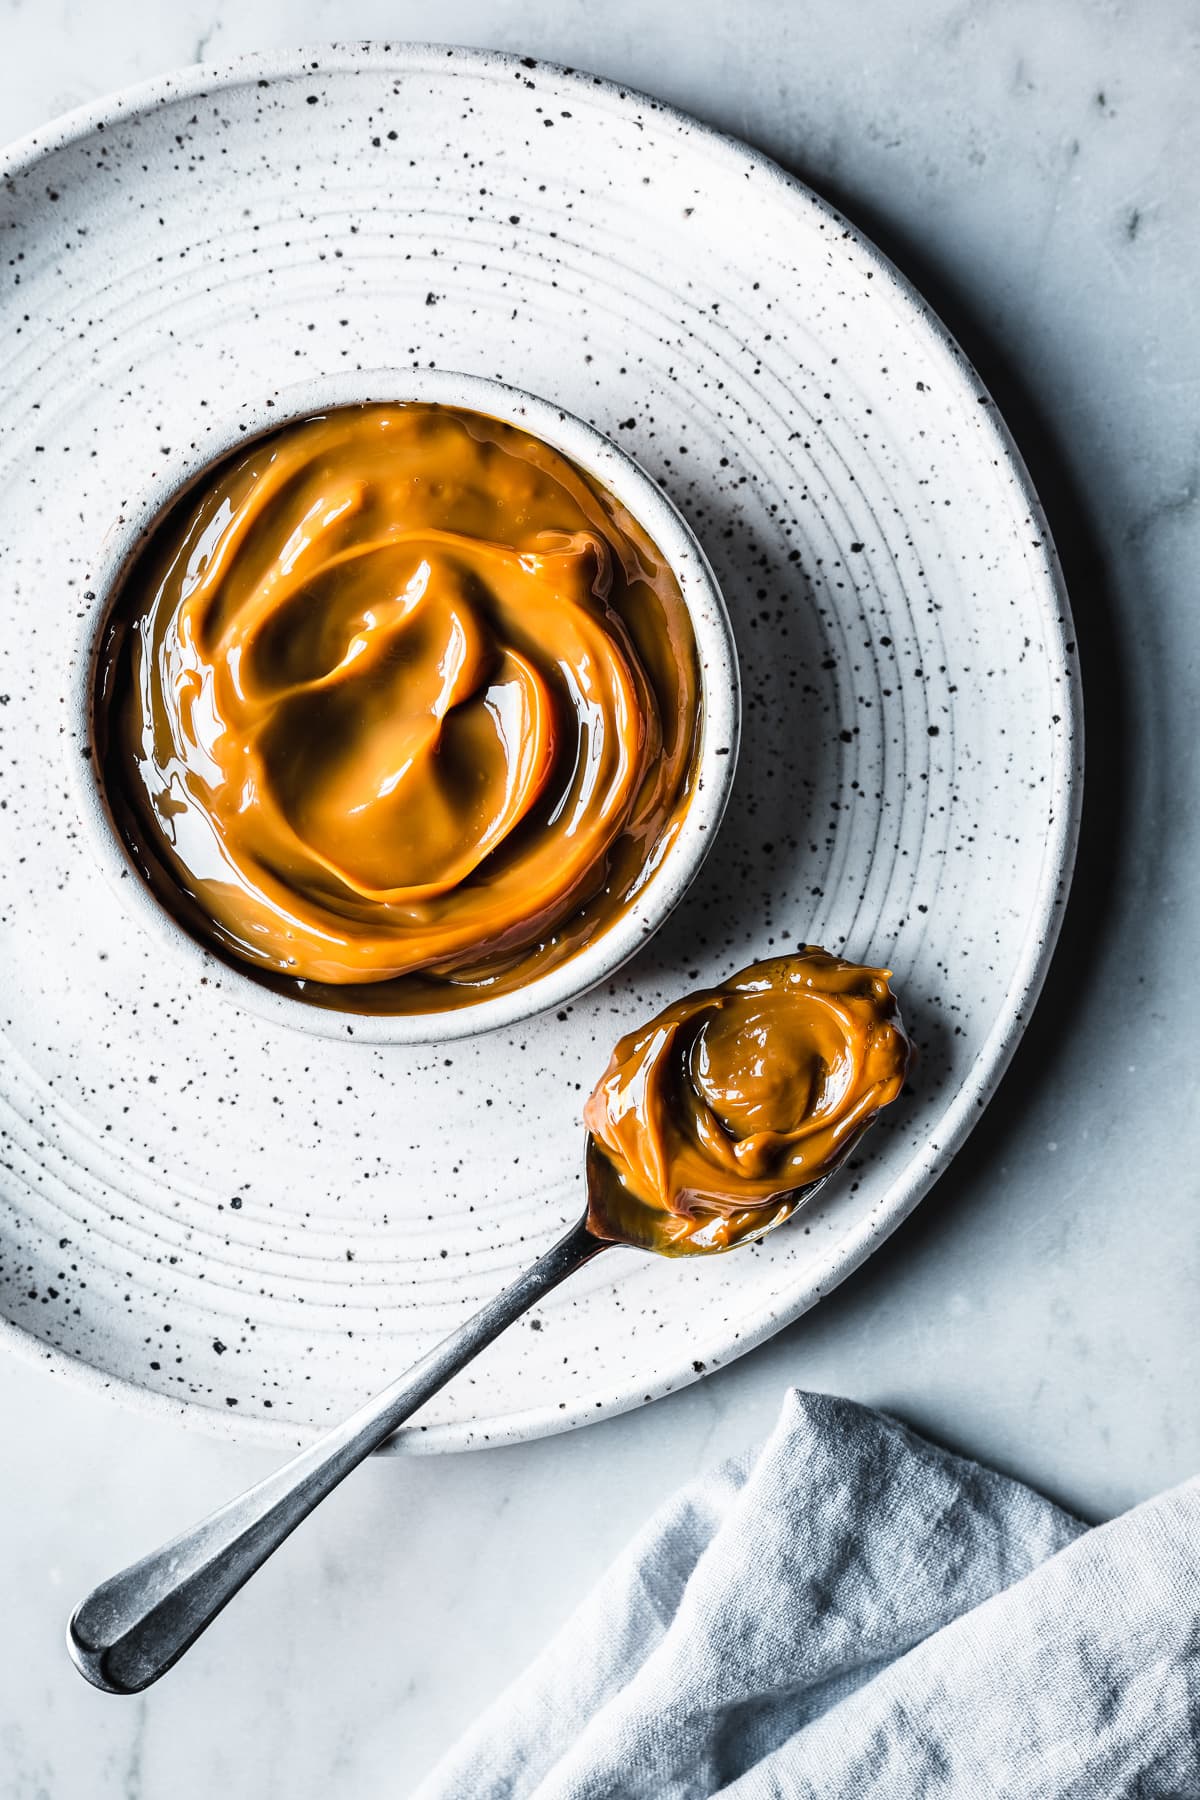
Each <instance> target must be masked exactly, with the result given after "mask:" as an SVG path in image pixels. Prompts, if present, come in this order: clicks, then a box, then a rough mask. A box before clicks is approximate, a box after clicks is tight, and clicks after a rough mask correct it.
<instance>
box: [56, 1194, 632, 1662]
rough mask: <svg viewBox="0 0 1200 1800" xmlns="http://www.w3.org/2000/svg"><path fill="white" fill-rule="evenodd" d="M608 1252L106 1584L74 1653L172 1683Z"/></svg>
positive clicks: (452, 1346)
mask: <svg viewBox="0 0 1200 1800" xmlns="http://www.w3.org/2000/svg"><path fill="white" fill-rule="evenodd" d="M607 1248H608V1246H607V1244H605V1243H604V1242H602V1241H601V1240H600V1239H599V1238H595V1237H593V1236H592V1235H591V1233H590V1232H589V1231H588V1230H587V1227H586V1225H585V1224H584V1223H583V1221H580V1223H579V1224H578V1225H574V1226H572V1228H571V1230H570V1231H568V1232H567V1234H566V1236H565V1237H563V1238H560V1239H559V1241H558V1243H557V1244H555V1245H554V1246H553V1248H552V1249H550V1250H547V1252H546V1254H545V1255H544V1256H542V1257H540V1258H539V1259H538V1261H537V1262H535V1263H534V1264H533V1265H532V1266H531V1267H530V1268H528V1269H526V1270H525V1272H524V1274H522V1275H519V1276H518V1277H517V1279H516V1280H515V1281H514V1282H513V1283H512V1284H511V1285H510V1286H509V1287H506V1288H505V1289H504V1291H503V1293H500V1294H497V1296H496V1298H495V1299H494V1300H490V1301H489V1302H488V1304H487V1305H486V1306H484V1307H482V1308H481V1309H480V1311H479V1312H477V1313H475V1314H474V1315H473V1316H472V1317H471V1318H469V1319H468V1320H467V1321H466V1323H465V1324H463V1325H460V1326H459V1328H458V1330H457V1331H454V1332H451V1334H450V1336H449V1337H447V1338H443V1340H442V1342H441V1343H440V1344H438V1345H437V1346H436V1347H435V1348H434V1349H433V1350H431V1351H430V1352H429V1354H428V1355H427V1356H424V1357H422V1358H421V1361H420V1362H419V1363H417V1364H416V1365H415V1367H413V1368H412V1369H410V1370H409V1371H408V1373H407V1374H405V1375H402V1376H401V1377H400V1378H399V1380H398V1381H394V1382H393V1383H392V1385H391V1386H390V1387H387V1388H385V1389H384V1390H383V1392H382V1393H381V1394H377V1395H376V1396H375V1398H374V1399H373V1400H368V1401H367V1403H366V1405H365V1406H362V1407H360V1408H359V1409H358V1411H357V1412H355V1413H352V1414H351V1415H350V1417H349V1418H348V1419H346V1420H345V1421H344V1423H343V1424H341V1425H337V1426H335V1427H334V1429H333V1430H332V1431H329V1432H326V1433H325V1435H324V1436H323V1437H321V1438H319V1439H318V1440H317V1442H316V1443H315V1444H313V1445H311V1446H310V1447H309V1448H308V1449H307V1450H302V1451H301V1452H300V1454H299V1456H295V1457H293V1458H292V1460H291V1462H288V1463H285V1464H284V1466H283V1467H282V1468H281V1469H277V1470H276V1471H275V1473H274V1474H273V1475H268V1476H267V1477H266V1479H265V1480H264V1481H260V1482H259V1483H258V1484H257V1486H255V1487H252V1488H250V1489H248V1490H247V1492H246V1493H244V1494H242V1495H241V1496H240V1498H239V1499H236V1500H231V1501H230V1502H229V1504H228V1505H227V1506H222V1507H220V1508H219V1509H218V1510H217V1511H216V1512H214V1513H210V1514H209V1516H208V1518H206V1519H202V1520H201V1521H200V1523H199V1524H198V1525H194V1526H193V1527H192V1528H191V1530H190V1531H185V1532H183V1533H182V1534H181V1535H180V1536H179V1537H176V1538H172V1539H171V1541H170V1542H169V1543H167V1544H164V1545H163V1546H162V1547H161V1549H159V1550H155V1551H153V1552H152V1553H151V1554H150V1555H149V1556H144V1557H143V1558H142V1560H141V1561H140V1562H136V1563H133V1564H132V1565H131V1566H130V1567H129V1568H128V1569H124V1570H123V1571H122V1572H121V1574H119V1575H114V1576H112V1577H111V1578H110V1579H109V1580H108V1581H105V1582H102V1583H101V1585H100V1586H99V1587H98V1588H95V1589H93V1591H92V1592H91V1593H90V1594H89V1595H88V1597H87V1599H86V1600H84V1601H83V1602H82V1603H81V1604H80V1605H79V1606H78V1607H77V1608H76V1610H75V1612H74V1613H73V1614H72V1617H71V1622H70V1624H69V1625H68V1627H67V1648H68V1649H69V1651H70V1653H71V1656H72V1658H73V1660H74V1662H75V1666H76V1668H78V1670H79V1672H80V1674H82V1675H85V1676H86V1677H87V1679H88V1680H89V1681H90V1682H91V1683H92V1685H93V1686H94V1687H98V1688H103V1690H104V1691H105V1692H106V1693H109V1694H136V1693H138V1692H139V1691H140V1690H141V1689H142V1688H145V1687H149V1686H150V1683H151V1682H152V1681H157V1680H158V1678H159V1676H160V1675H165V1674H166V1672H167V1670H168V1669H169V1668H170V1667H171V1665H172V1664H173V1663H175V1662H177V1661H178V1660H179V1658H180V1657H181V1656H182V1655H183V1653H184V1651H185V1650H187V1649H188V1648H189V1646H190V1645H192V1644H194V1643H195V1641H196V1639H197V1638H198V1637H199V1636H200V1633H201V1632H202V1631H203V1630H204V1629H205V1627H206V1626H207V1625H210V1624H211V1623H212V1621H213V1620H214V1619H215V1618H216V1616H217V1614H218V1613H219V1612H220V1611H221V1608H222V1607H223V1606H224V1605H225V1604H226V1602H227V1601H229V1600H232V1599H233V1596H234V1595H235V1594H236V1593H237V1591H238V1589H239V1588H240V1587H241V1586H242V1585H243V1583H244V1582H246V1581H248V1580H249V1579H250V1577H251V1575H253V1574H254V1571H255V1570H256V1569H259V1568H261V1567H262V1565H263V1563H264V1562H266V1560H267V1558H268V1556H270V1554H271V1552H272V1551H273V1550H277V1549H278V1548H279V1545H280V1544H282V1542H283V1540H284V1539H285V1538H286V1537H287V1536H289V1534H290V1533H291V1532H293V1531H294V1530H295V1529H296V1526H297V1525H299V1524H300V1522H301V1520H302V1519H306V1518H307V1517H308V1515H309V1513H310V1512H312V1510H313V1508H314V1507H315V1506H318V1505H319V1504H320V1502H321V1501H322V1500H323V1499H324V1498H325V1496H326V1494H328V1493H331V1492H332V1490H333V1489H334V1488H335V1487H337V1485H338V1483H339V1482H340V1481H343V1480H344V1479H345V1477H346V1476H347V1475H348V1474H349V1473H350V1471H351V1469H355V1468H357V1467H358V1465H359V1463H360V1462H362V1461H363V1459H364V1457H367V1456H369V1455H370V1454H371V1452H372V1450H375V1449H377V1448H378V1447H379V1445H380V1444H382V1443H383V1441H384V1439H385V1438H386V1437H389V1436H390V1435H391V1433H392V1432H393V1431H394V1430H395V1429H396V1427H397V1426H398V1425H400V1424H402V1423H403V1421H404V1420H405V1419H407V1418H408V1417H409V1415H410V1413H414V1412H416V1410H417V1408H418V1407H419V1406H423V1405H424V1404H425V1402H426V1400H428V1399H429V1398H430V1396H431V1395H433V1394H436V1393H437V1391H438V1389H439V1388H442V1387H444V1386H445V1384H446V1383H447V1382H448V1381H449V1380H450V1379H451V1377H452V1376H454V1375H457V1373H458V1371H459V1370H460V1369H461V1368H464V1367H465V1365H466V1364H467V1363H469V1362H470V1361H471V1359H472V1357H474V1356H477V1355H478V1354H479V1352H480V1351H481V1350H482V1349H484V1348H485V1347H486V1345H488V1344H490V1343H491V1342H492V1340H493V1338H496V1337H499V1335H500V1333H501V1332H502V1331H503V1330H504V1329H505V1328H506V1326H508V1325H511V1324H512V1322H513V1320H514V1319H519V1318H520V1316H521V1314H522V1313H524V1312H527V1311H528V1310H529V1308H530V1307H531V1306H534V1305H536V1303H537V1302H538V1301H539V1300H540V1299H542V1297H543V1296H544V1295H545V1294H548V1293H549V1292H550V1290H551V1288H554V1287H557V1286H558V1284H559V1282H560V1281H565V1280H566V1278H567V1276H568V1275H571V1274H573V1273H574V1272H575V1270H576V1269H578V1268H581V1267H582V1265H583V1264H584V1263H585V1262H589V1261H590V1260H591V1258H592V1257H593V1256H596V1255H598V1254H599V1252H600V1251H601V1250H604V1249H607Z"/></svg>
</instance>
